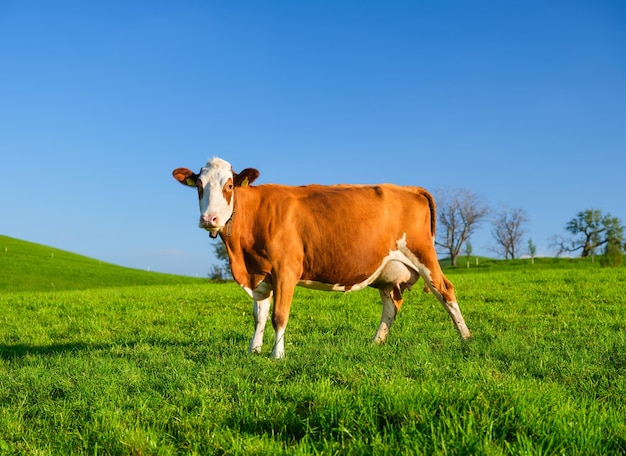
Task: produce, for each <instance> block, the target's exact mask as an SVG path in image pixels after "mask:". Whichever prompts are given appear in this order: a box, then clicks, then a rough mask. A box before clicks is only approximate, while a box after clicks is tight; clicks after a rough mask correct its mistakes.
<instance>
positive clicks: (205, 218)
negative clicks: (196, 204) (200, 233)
mask: <svg viewBox="0 0 626 456" xmlns="http://www.w3.org/2000/svg"><path fill="white" fill-rule="evenodd" d="M221 227H222V224H221V223H220V218H219V217H218V216H217V214H202V216H201V217H200V228H203V229H205V230H209V231H217V230H218V229H219V228H221Z"/></svg>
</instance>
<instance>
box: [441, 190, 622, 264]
mask: <svg viewBox="0 0 626 456" xmlns="http://www.w3.org/2000/svg"><path fill="white" fill-rule="evenodd" d="M433 193H434V196H435V201H436V203H437V222H438V223H437V225H438V233H437V237H436V240H435V245H436V246H437V247H438V249H439V251H440V253H445V254H447V255H448V256H449V257H450V261H451V262H452V265H454V266H456V264H457V258H458V257H459V255H460V253H461V248H462V247H463V246H465V253H466V254H467V255H468V256H469V255H470V254H471V252H472V247H471V242H470V238H471V236H472V234H474V233H475V232H476V230H477V229H478V228H479V227H480V226H481V225H482V224H483V223H484V222H487V221H490V223H491V234H492V237H493V240H494V247H493V248H492V250H493V251H494V252H495V253H496V254H497V255H499V256H501V257H503V258H505V259H507V260H508V259H515V258H518V257H519V256H520V255H522V254H523V253H528V254H529V255H530V256H531V258H533V259H534V256H535V254H536V251H537V247H536V246H535V244H534V243H533V241H532V239H530V238H529V239H528V240H527V250H526V251H523V242H524V236H525V235H526V226H527V224H528V222H529V217H528V214H527V213H526V211H525V210H524V209H522V208H511V207H508V206H504V207H502V208H501V209H499V210H497V211H494V210H492V209H491V208H490V207H489V205H488V204H487V202H486V200H485V199H484V198H483V197H482V196H480V195H478V194H476V193H474V192H472V191H470V190H467V189H458V188H450V189H445V190H436V191H435V192H433ZM489 217H490V219H489ZM624 229H625V227H624V226H623V225H622V222H621V220H620V219H619V218H617V217H613V216H611V214H609V213H606V214H603V213H602V212H601V211H600V210H598V209H585V210H584V211H580V212H578V213H577V214H576V215H575V216H574V217H573V218H572V219H571V220H570V221H569V222H567V223H566V225H565V231H566V232H567V233H569V235H566V236H562V235H555V236H553V237H552V239H551V242H550V247H552V248H554V249H555V252H556V255H557V256H559V255H562V254H564V253H574V252H578V251H580V256H581V257H589V256H594V255H597V254H598V253H601V254H603V255H604V258H603V261H604V263H605V264H606V265H608V266H619V265H621V263H622V258H623V253H624V250H625V249H626V245H625V242H624ZM468 252H469V253H468Z"/></svg>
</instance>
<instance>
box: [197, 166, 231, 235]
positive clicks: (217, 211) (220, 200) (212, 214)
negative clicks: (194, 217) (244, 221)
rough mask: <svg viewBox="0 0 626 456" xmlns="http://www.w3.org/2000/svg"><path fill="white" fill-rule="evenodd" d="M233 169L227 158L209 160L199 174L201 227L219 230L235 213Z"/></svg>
mask: <svg viewBox="0 0 626 456" xmlns="http://www.w3.org/2000/svg"><path fill="white" fill-rule="evenodd" d="M233 179H234V176H233V170H232V167H231V165H230V163H228V162H227V161H225V160H222V159H221V158H213V159H212V160H209V161H208V162H207V164H206V166H205V167H204V168H202V170H200V174H199V175H198V180H197V184H196V185H197V187H198V200H199V204H200V228H204V229H206V230H208V231H212V232H215V233H216V232H218V231H219V230H221V229H222V228H223V227H224V225H225V224H226V222H228V220H230V218H231V216H232V215H233V208H234V201H233V191H234V182H233Z"/></svg>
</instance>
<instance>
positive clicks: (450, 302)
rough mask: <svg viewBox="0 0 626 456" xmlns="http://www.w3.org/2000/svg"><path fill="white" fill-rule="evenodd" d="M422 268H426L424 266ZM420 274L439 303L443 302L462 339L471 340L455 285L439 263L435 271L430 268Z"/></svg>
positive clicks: (434, 267)
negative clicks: (457, 300)
mask: <svg viewBox="0 0 626 456" xmlns="http://www.w3.org/2000/svg"><path fill="white" fill-rule="evenodd" d="M422 267H423V268H424V266H422ZM420 274H421V275H422V278H423V279H424V282H425V283H426V285H428V287H429V288H430V290H431V291H432V292H433V294H434V295H435V296H436V297H437V299H438V300H439V302H441V304H442V305H443V307H444V309H446V311H447V312H448V314H449V315H450V318H452V322H453V323H454V326H455V327H456V329H457V331H458V332H459V335H460V336H461V339H463V340H467V339H469V338H470V337H471V334H470V332H469V329H467V325H466V324H465V320H464V319H463V315H462V314H461V309H460V308H459V304H458V303H457V302H456V295H455V293H454V285H452V282H450V281H449V280H448V279H447V278H446V276H444V275H443V272H442V271H441V268H440V267H439V263H436V264H434V265H433V269H430V270H429V269H428V268H425V270H423V271H422V270H420Z"/></svg>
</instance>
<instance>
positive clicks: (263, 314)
mask: <svg viewBox="0 0 626 456" xmlns="http://www.w3.org/2000/svg"><path fill="white" fill-rule="evenodd" d="M269 313H270V298H266V299H263V300H261V301H254V305H253V307H252V315H253V316H254V334H253V335H252V340H251V341H250V348H249V349H248V351H249V352H250V353H261V347H262V346H263V333H264V332H265V324H266V323H267V317H268V316H269Z"/></svg>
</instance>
